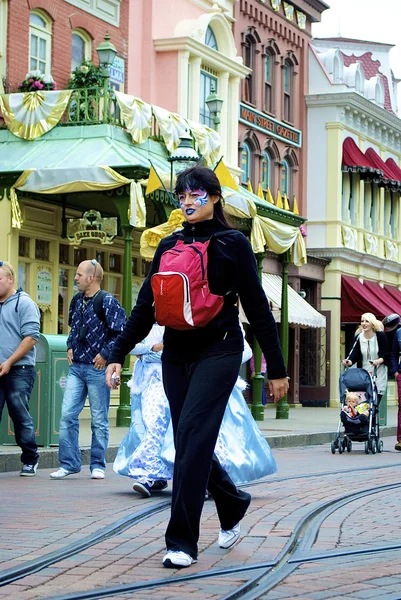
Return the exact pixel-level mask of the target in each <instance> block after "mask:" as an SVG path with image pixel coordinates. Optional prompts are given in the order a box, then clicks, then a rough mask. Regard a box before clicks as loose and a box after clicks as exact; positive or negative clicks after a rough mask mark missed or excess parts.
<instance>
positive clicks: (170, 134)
mask: <svg viewBox="0 0 401 600" xmlns="http://www.w3.org/2000/svg"><path fill="white" fill-rule="evenodd" d="M152 111H153V114H154V115H155V117H156V121H157V124H158V126H159V128H160V133H161V134H162V136H163V139H164V143H165V144H166V147H167V150H168V151H169V153H170V154H171V153H172V152H173V151H174V150H175V149H176V148H177V146H178V144H179V143H180V135H182V134H184V133H185V132H186V129H187V122H186V121H185V119H183V118H182V117H180V115H177V114H176V113H171V112H169V111H168V110H166V109H165V108H160V106H154V105H153V104H152Z"/></svg>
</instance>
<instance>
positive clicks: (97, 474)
mask: <svg viewBox="0 0 401 600" xmlns="http://www.w3.org/2000/svg"><path fill="white" fill-rule="evenodd" d="M104 478H105V473H104V471H103V469H93V470H92V472H91V479H104Z"/></svg>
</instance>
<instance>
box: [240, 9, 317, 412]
mask: <svg viewBox="0 0 401 600" xmlns="http://www.w3.org/2000/svg"><path fill="white" fill-rule="evenodd" d="M326 8H328V6H327V5H326V4H325V3H324V2H321V1H320V0H313V1H305V2H302V1H301V2H297V3H296V5H295V4H292V3H291V2H281V0H266V1H264V0H263V1H261V0H240V1H239V2H238V3H237V5H236V12H235V18H236V21H235V24H234V32H235V41H236V46H237V48H238V50H239V51H240V53H241V56H242V59H243V62H244V65H245V66H247V67H248V68H249V69H250V72H249V73H248V74H247V75H246V77H245V79H244V80H243V81H242V83H241V89H240V102H239V107H238V121H239V135H238V149H237V152H238V162H239V165H240V167H241V176H240V181H241V184H242V185H243V186H245V187H248V189H253V190H254V191H255V192H256V191H257V190H259V192H258V193H259V195H261V196H262V195H263V197H264V198H270V200H272V199H273V201H274V202H277V199H278V200H279V202H281V201H282V202H283V206H284V208H286V209H287V210H288V211H289V212H291V211H295V212H297V211H298V209H299V211H300V213H301V214H303V215H306V210H307V193H306V173H307V165H306V160H307V136H306V127H307V120H306V116H307V115H306V105H305V94H306V93H307V89H308V52H309V44H310V40H311V24H312V23H313V22H316V21H319V20H320V18H321V13H322V12H323V11H324V10H325V9H326ZM325 264H326V263H325V262H324V261H322V260H320V259H313V258H309V257H308V264H307V265H305V266H304V267H302V268H301V269H297V268H294V267H293V266H291V265H290V270H289V282H290V285H291V287H292V288H293V289H295V290H296V292H301V294H302V297H303V298H305V299H306V300H307V301H308V302H309V303H310V304H312V306H314V307H315V308H316V309H318V310H319V309H320V289H321V283H322V282H323V280H324V267H325ZM282 268H283V267H282V261H281V260H279V259H278V257H277V256H276V257H274V256H273V255H271V254H269V255H268V257H267V258H266V259H265V260H264V262H263V271H264V272H265V273H267V274H269V273H270V274H274V275H281V273H282ZM266 293H267V294H269V290H268V289H266ZM325 335H326V334H325V331H324V330H323V329H322V328H316V327H314V328H313V327H309V328H308V329H307V330H301V329H300V327H299V322H298V321H297V320H296V318H295V320H294V321H293V322H292V327H291V330H290V344H289V348H290V354H289V370H290V376H291V381H292V385H291V390H290V396H289V401H290V403H292V404H294V405H297V404H298V405H299V403H300V402H304V403H305V404H307V403H309V402H312V403H313V404H319V403H320V404H326V403H327V402H328V395H327V386H326V380H325V377H326V374H324V381H323V377H322V374H321V364H320V363H321V359H320V355H321V352H322V345H323V341H322V336H323V337H325ZM316 357H318V358H316Z"/></svg>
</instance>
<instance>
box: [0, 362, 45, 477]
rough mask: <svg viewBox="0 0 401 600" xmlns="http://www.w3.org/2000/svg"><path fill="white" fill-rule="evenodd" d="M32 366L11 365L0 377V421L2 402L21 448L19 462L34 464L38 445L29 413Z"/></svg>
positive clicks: (32, 376) (33, 379)
mask: <svg viewBox="0 0 401 600" xmlns="http://www.w3.org/2000/svg"><path fill="white" fill-rule="evenodd" d="M35 377H36V373H35V369H34V367H29V366H24V368H21V367H19V366H17V367H11V369H10V371H9V373H7V375H3V376H2V377H0V421H1V415H2V412H3V408H4V404H6V405H7V408H8V413H9V415H10V417H11V419H12V422H13V423H14V432H15V441H16V442H17V444H18V446H19V447H20V448H21V450H22V454H21V462H22V463H23V464H24V465H35V464H36V463H37V462H38V458H39V454H38V446H37V444H36V439H35V428H34V426H33V420H32V417H31V415H30V413H29V398H30V396H31V392H32V388H33V384H34V383H35Z"/></svg>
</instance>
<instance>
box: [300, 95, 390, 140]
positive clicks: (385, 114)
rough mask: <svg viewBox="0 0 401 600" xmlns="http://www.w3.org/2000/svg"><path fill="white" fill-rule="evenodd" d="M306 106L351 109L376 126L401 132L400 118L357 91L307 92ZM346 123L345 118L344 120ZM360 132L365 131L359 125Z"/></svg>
mask: <svg viewBox="0 0 401 600" xmlns="http://www.w3.org/2000/svg"><path fill="white" fill-rule="evenodd" d="M305 101H306V105H307V107H308V108H312V107H322V106H338V107H343V108H344V109H345V111H352V112H353V113H355V114H357V115H359V118H360V119H361V118H362V119H364V120H365V121H366V122H372V123H374V125H375V126H376V127H381V128H385V129H386V130H388V129H389V128H390V129H392V130H393V131H394V132H395V133H396V134H398V135H400V134H401V119H400V118H399V117H397V115H395V114H394V113H391V112H389V111H388V110H386V109H385V108H381V107H380V106H377V105H376V104H374V103H373V102H371V101H370V100H367V99H366V98H364V97H363V96H361V95H360V94H358V93H357V92H340V93H338V92H337V93H331V94H330V93H328V94H309V95H307V96H306V97H305ZM344 123H345V124H346V120H344ZM360 129H361V133H365V132H364V131H363V128H362V127H361V128H360Z"/></svg>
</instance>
